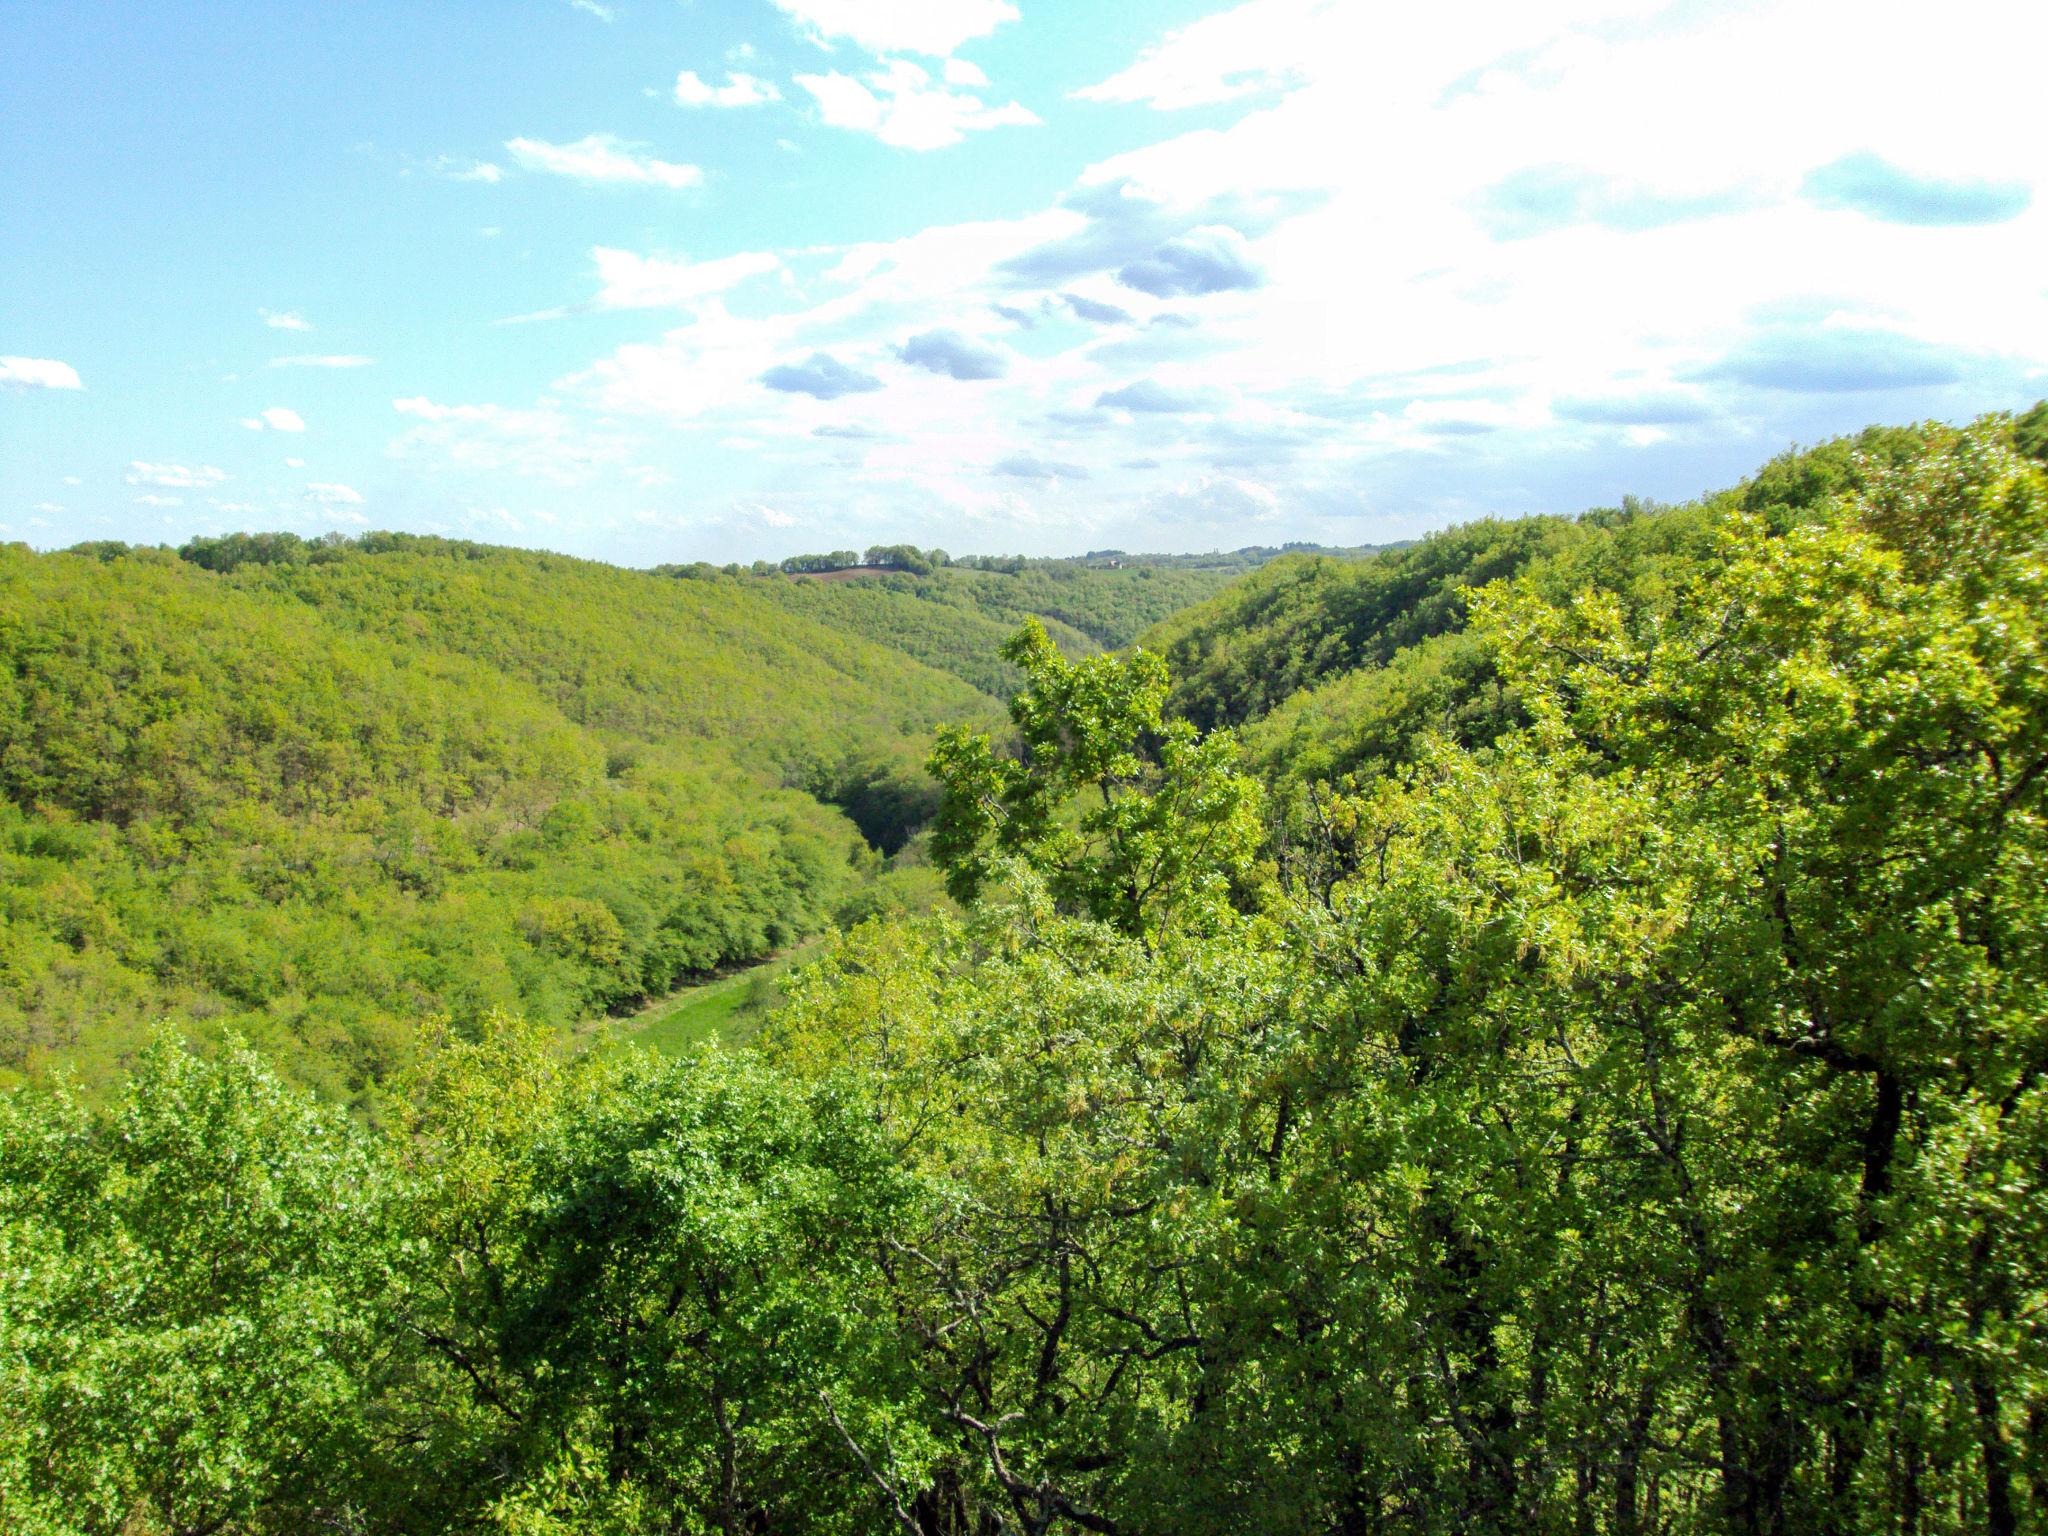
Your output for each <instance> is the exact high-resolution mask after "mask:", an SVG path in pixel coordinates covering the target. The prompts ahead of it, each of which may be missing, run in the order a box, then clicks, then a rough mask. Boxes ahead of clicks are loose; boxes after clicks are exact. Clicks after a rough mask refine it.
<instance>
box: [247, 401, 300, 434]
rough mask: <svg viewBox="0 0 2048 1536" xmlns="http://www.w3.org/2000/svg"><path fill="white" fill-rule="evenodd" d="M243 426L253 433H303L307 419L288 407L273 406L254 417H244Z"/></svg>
mask: <svg viewBox="0 0 2048 1536" xmlns="http://www.w3.org/2000/svg"><path fill="white" fill-rule="evenodd" d="M242 425H243V426H245V427H247V428H248V429H249V430H250V431H251V432H266V431H267V432H303V431H305V430H306V421H305V418H304V417H302V416H301V415H299V413H298V412H297V411H295V410H292V409H291V408H290V407H288V406H282V405H273V406H270V407H268V408H267V409H265V410H261V411H258V412H257V413H256V414H255V415H254V416H244V417H243V418H242Z"/></svg>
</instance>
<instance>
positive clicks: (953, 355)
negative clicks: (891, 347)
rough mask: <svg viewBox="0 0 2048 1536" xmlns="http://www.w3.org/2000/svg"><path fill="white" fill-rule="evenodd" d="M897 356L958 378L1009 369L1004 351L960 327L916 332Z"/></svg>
mask: <svg viewBox="0 0 2048 1536" xmlns="http://www.w3.org/2000/svg"><path fill="white" fill-rule="evenodd" d="M897 356H899V357H901V358H902V359H903V361H904V362H906V363H909V364H910V365H911V366H912V367H915V368H922V369H924V370H925V371H926V372H928V373H942V374H945V375H946V376H947V377H949V378H955V379H1000V378H1001V377H1002V376H1003V375H1004V374H1005V373H1007V372H1008V371H1009V365H1008V363H1007V362H1005V361H1004V358H1003V354H1002V353H1000V352H998V351H997V350H996V349H995V348H993V347H987V346H983V345H982V344H981V343H979V342H974V341H969V340H968V339H967V338H966V337H965V336H962V335H961V334H960V333H959V332H958V331H948V330H937V331H926V332H925V333H924V334H923V335H921V336H913V337H911V338H910V340H908V341H907V342H905V343H904V344H903V346H902V347H901V348H900V349H899V350H898V352H897Z"/></svg>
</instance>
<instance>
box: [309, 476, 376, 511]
mask: <svg viewBox="0 0 2048 1536" xmlns="http://www.w3.org/2000/svg"><path fill="white" fill-rule="evenodd" d="M306 496H307V498H308V499H309V500H312V501H317V502H319V503H320V504H321V505H322V506H323V507H359V506H361V505H362V504H363V493H362V492H361V491H358V490H357V489H356V488H355V487H354V486H352V485H341V484H338V483H336V482H334V481H331V480H315V481H312V482H311V483H310V484H308V485H307V487H306Z"/></svg>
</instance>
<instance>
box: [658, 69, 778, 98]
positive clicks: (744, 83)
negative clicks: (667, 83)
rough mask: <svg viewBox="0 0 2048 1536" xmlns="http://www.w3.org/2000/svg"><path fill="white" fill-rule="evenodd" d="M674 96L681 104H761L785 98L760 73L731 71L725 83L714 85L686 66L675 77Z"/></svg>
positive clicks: (773, 84) (770, 81) (772, 83)
mask: <svg viewBox="0 0 2048 1536" xmlns="http://www.w3.org/2000/svg"><path fill="white" fill-rule="evenodd" d="M675 99H676V105H677V106H679V107H761V106H766V105H767V104H768V103H769V102H771V101H780V100H782V92H780V91H778V90H777V89H776V88H775V83H774V82H773V81H772V80H763V79H762V78H761V77H760V76H758V75H748V74H739V73H734V72H730V71H728V72H727V74H726V77H725V84H723V85H712V84H709V83H708V82H706V81H705V80H703V79H701V78H700V77H699V76H698V74H697V72H696V71H695V70H694V69H686V70H684V71H682V72H681V73H680V74H678V75H677V76H676V88H675Z"/></svg>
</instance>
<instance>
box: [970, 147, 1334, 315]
mask: <svg viewBox="0 0 2048 1536" xmlns="http://www.w3.org/2000/svg"><path fill="white" fill-rule="evenodd" d="M1309 201H1310V199H1305V198H1304V197H1302V196H1300V195H1296V194H1278V195H1271V196H1266V195H1259V196H1249V197H1248V196H1246V195H1244V194H1242V193H1240V192H1238V191H1236V190H1234V189H1231V190H1218V191H1217V192H1215V193H1214V194H1213V195H1208V196H1202V197H1197V198H1194V199H1191V200H1185V201H1183V200H1180V199H1176V198H1169V197H1162V196H1158V195H1155V194H1154V193H1153V192H1152V191H1150V190H1148V189H1147V188H1146V187H1144V186H1143V185H1141V184H1140V183H1138V182H1137V181H1135V180H1134V179H1132V178H1130V177H1125V176H1118V177H1113V178H1108V179H1105V180H1102V181H1099V182H1094V183H1091V184H1087V185H1083V186H1081V187H1079V188H1077V189H1075V190H1074V191H1073V192H1071V193H1069V194H1068V195H1067V196H1066V197H1064V198H1062V199H1061V207H1062V208H1063V209H1064V210H1065V211H1066V212H1067V213H1068V214H1069V215H1070V217H1069V218H1068V220H1067V221H1066V224H1065V228H1064V231H1063V232H1062V233H1061V234H1060V235H1059V236H1058V237H1057V238H1055V239H1052V240H1048V241H1045V242H1044V243H1042V244H1040V245H1037V246H1034V247H1033V248H1031V249H1030V250H1028V251H1023V252H1020V253H1019V254H1017V255H1016V256H1014V257H1013V258H1011V259H1010V260H1009V261H1008V262H1006V263H1005V264H1004V270H1005V272H1007V273H1008V274H1009V275H1011V276H1012V277H1014V278H1017V279H1019V280H1021V281H1024V282H1035V283H1048V284H1052V283H1061V282H1066V281H1069V280H1071V279H1073V278H1077V277H1085V276H1089V275H1091V274H1094V273H1098V272H1101V273H1114V274H1115V275H1116V278H1117V280H1118V281H1119V282H1121V283H1123V284H1124V286H1125V287H1128V288H1133V289H1136V290H1137V291H1139V292H1141V293H1149V294H1152V295H1154V296H1155V297H1169V296H1173V295H1176V294H1198V293H1216V292H1222V291H1225V290H1228V289H1232V288H1254V287H1257V286H1258V285H1259V274H1258V272H1257V270H1256V269H1255V267H1254V265H1253V262H1252V259H1251V256H1250V253H1249V247H1248V245H1247V243H1246V242H1247V239H1248V237H1252V236H1256V235H1259V234H1262V233H1264V232H1265V231H1267V230H1269V229H1271V228H1273V227H1274V226H1275V225H1276V224H1278V223H1280V222H1282V221H1283V220H1285V219H1287V218H1289V217H1291V216H1293V215H1295V214H1298V213H1300V212H1301V211H1302V210H1303V209H1304V208H1305V207H1306V206H1307V205H1308V202H1309Z"/></svg>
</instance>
